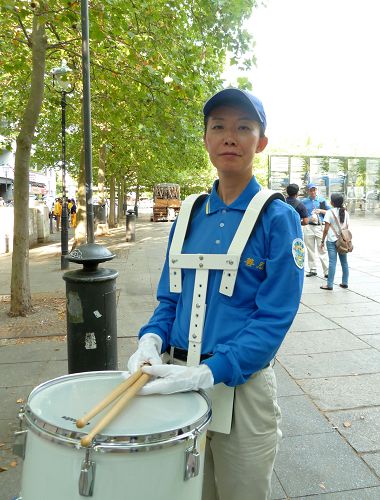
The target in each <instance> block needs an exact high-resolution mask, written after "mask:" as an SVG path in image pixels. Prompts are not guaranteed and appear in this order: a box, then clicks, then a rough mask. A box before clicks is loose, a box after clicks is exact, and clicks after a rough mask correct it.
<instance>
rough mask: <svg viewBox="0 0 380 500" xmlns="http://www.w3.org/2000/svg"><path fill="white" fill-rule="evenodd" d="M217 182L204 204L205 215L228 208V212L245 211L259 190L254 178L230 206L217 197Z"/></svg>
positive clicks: (259, 187)
mask: <svg viewBox="0 0 380 500" xmlns="http://www.w3.org/2000/svg"><path fill="white" fill-rule="evenodd" d="M218 186H219V180H216V181H215V182H214V185H213V187H212V191H211V193H210V196H209V198H208V200H207V203H206V214H212V213H215V212H217V211H218V210H220V209H223V208H228V209H230V210H246V208H247V206H248V205H249V202H250V201H251V200H252V198H253V197H254V196H255V194H256V193H258V192H259V191H260V190H261V186H260V184H259V183H258V182H257V180H256V178H255V176H253V177H252V179H251V180H250V181H249V183H248V184H247V186H246V187H245V188H244V190H243V191H242V192H241V193H240V195H239V196H238V197H237V198H236V200H234V201H233V203H231V205H226V204H225V203H224V202H223V201H222V200H221V199H220V198H219V195H218Z"/></svg>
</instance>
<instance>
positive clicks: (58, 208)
mask: <svg viewBox="0 0 380 500" xmlns="http://www.w3.org/2000/svg"><path fill="white" fill-rule="evenodd" d="M54 215H55V221H56V227H57V231H59V226H60V222H61V217H62V200H61V198H57V199H56V200H55V204H54Z"/></svg>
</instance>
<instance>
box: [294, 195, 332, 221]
mask: <svg viewBox="0 0 380 500" xmlns="http://www.w3.org/2000/svg"><path fill="white" fill-rule="evenodd" d="M301 201H302V203H303V204H304V205H305V207H306V208H307V213H308V216H309V217H311V213H312V211H313V210H314V209H316V208H322V207H321V206H320V204H321V203H324V204H325V207H326V208H323V210H329V209H330V208H331V206H330V205H329V204H328V203H327V201H326V199H325V198H323V196H318V195H317V196H316V197H315V200H312V199H311V198H310V197H308V198H303V199H302V200H301ZM318 215H319V218H320V219H321V221H323V219H324V214H318Z"/></svg>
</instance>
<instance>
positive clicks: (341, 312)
mask: <svg viewBox="0 0 380 500" xmlns="http://www.w3.org/2000/svg"><path fill="white" fill-rule="evenodd" d="M313 309H315V311H317V312H318V313H319V314H322V315H323V316H327V317H328V318H332V317H333V318H347V317H350V318H352V317H354V316H362V315H366V316H370V315H376V314H377V315H379V314H380V304H378V303H377V302H374V301H372V300H367V302H363V303H360V304H333V305H321V306H314V307H313Z"/></svg>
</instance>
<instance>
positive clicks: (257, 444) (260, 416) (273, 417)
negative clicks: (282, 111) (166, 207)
mask: <svg viewBox="0 0 380 500" xmlns="http://www.w3.org/2000/svg"><path fill="white" fill-rule="evenodd" d="M203 111H204V123H205V134H204V143H205V147H206V150H207V152H208V154H209V157H210V160H211V162H212V163H213V165H214V166H215V168H216V170H217V173H218V177H219V179H218V180H217V181H215V183H214V185H213V188H212V191H211V193H210V194H209V195H207V196H206V198H205V199H204V200H202V202H201V203H199V204H198V205H195V208H194V211H193V214H192V216H191V221H190V224H189V230H188V234H187V237H186V239H185V242H184V246H183V253H186V254H196V255H201V254H203V255H205V254H218V255H220V254H226V253H227V250H228V248H229V246H230V244H231V241H232V239H233V237H234V235H235V233H236V231H237V229H238V227H239V224H240V222H241V220H242V217H243V215H244V213H245V210H246V209H247V206H248V204H249V203H250V201H251V199H252V198H253V197H254V196H255V195H256V194H257V193H258V192H259V190H260V189H261V188H260V185H259V184H258V183H257V181H256V179H255V177H254V176H253V172H252V165H253V159H254V156H255V154H256V153H260V152H261V151H263V150H264V148H265V147H266V145H267V141H268V139H267V138H266V136H265V126H266V117H265V112H264V109H263V106H262V103H261V101H259V100H258V99H257V98H256V97H255V96H254V95H253V94H251V93H250V92H248V91H242V90H238V89H231V88H230V89H225V90H222V91H220V92H219V93H217V94H216V95H214V96H213V97H212V98H211V99H210V100H209V101H207V103H206V104H205V106H204V110H203ZM177 222H178V220H177V221H176V223H174V225H173V228H172V231H171V233H170V236H169V247H170V245H171V242H172V239H173V237H174V238H176V235H175V234H174V232H175V229H176V226H177ZM173 235H174V236H173ZM247 238H248V241H247V243H246V245H245V247H244V250H243V253H242V255H241V258H240V260H239V263H240V264H239V269H238V273H237V278H236V283H235V287H234V292H233V294H232V296H226V295H223V294H222V293H221V292H220V285H221V278H222V271H220V270H210V271H209V280H208V286H207V290H206V291H205V294H206V304H207V306H206V307H205V309H204V321H203V324H204V329H203V340H202V345H201V354H202V357H201V363H200V365H199V366H179V365H178V364H177V365H176V364H162V359H161V357H160V354H162V353H164V352H166V351H169V352H170V353H171V362H172V363H180V362H181V361H182V363H183V362H184V361H186V359H187V357H188V346H189V329H190V328H191V326H190V325H191V318H192V303H193V293H194V283H195V281H194V280H195V270H194V269H181V270H180V272H181V273H182V274H181V276H182V292H181V293H180V294H178V293H172V292H171V291H170V277H169V269H170V266H169V253H167V256H166V261H165V265H164V268H163V271H162V275H161V279H160V282H159V285H158V291H157V298H158V300H159V304H158V306H157V308H156V310H155V311H154V313H153V316H152V317H151V319H150V320H149V321H148V323H147V324H146V325H144V326H143V327H142V328H141V330H140V333H139V336H140V340H139V345H138V349H137V351H136V352H135V353H134V354H133V355H132V356H131V358H130V359H129V362H128V369H129V370H130V371H131V372H134V371H136V370H137V369H138V368H139V367H140V366H142V365H143V363H145V362H148V363H150V364H151V365H152V366H148V367H147V366H144V367H143V371H145V372H146V373H150V374H151V375H152V376H153V377H156V378H155V379H154V380H152V381H151V382H149V383H148V384H147V385H146V386H145V388H143V389H142V391H141V392H142V394H151V393H165V394H169V393H174V392H179V391H189V390H198V389H200V388H202V389H208V388H210V387H212V386H213V385H216V384H217V385H218V386H219V387H220V386H221V387H222V389H223V387H225V390H226V392H225V394H231V408H232V412H233V413H232V417H231V415H229V416H227V415H226V414H225V413H221V414H219V415H222V417H223V418H226V419H227V418H229V426H230V433H229V434H228V433H223V432H215V431H212V432H210V431H209V432H208V433H207V444H206V460H205V473H204V486H203V497H202V498H203V500H216V499H218V500H232V499H234V500H267V499H269V498H270V483H271V475H272V472H273V465H274V460H275V456H276V452H277V447H278V442H279V439H280V437H281V431H280V429H279V423H280V418H281V414H280V410H279V407H278V404H277V396H276V379H275V375H274V371H273V368H272V366H271V361H272V360H273V358H274V356H275V354H276V352H277V350H278V349H279V347H280V345H281V342H282V341H283V339H284V337H285V334H286V332H287V331H288V329H289V327H290V325H291V323H292V321H293V319H294V317H295V315H296V312H297V309H298V306H299V302H300V297H301V292H302V284H303V274H304V273H303V260H304V246H303V241H302V231H301V226H300V219H299V216H298V214H297V213H296V212H295V211H294V210H293V209H291V208H290V207H289V206H288V205H287V204H286V203H284V202H282V201H281V200H274V201H272V202H271V203H270V204H269V205H268V207H267V208H266V210H265V212H264V214H263V216H262V218H261V220H260V221H259V223H258V225H257V227H256V229H255V231H254V234H253V235H252V234H248V235H247ZM195 305H197V304H195ZM198 305H199V304H198ZM196 311H197V310H196V309H194V313H196ZM230 388H232V389H230ZM213 408H215V405H214V403H213ZM214 418H215V414H214Z"/></svg>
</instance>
